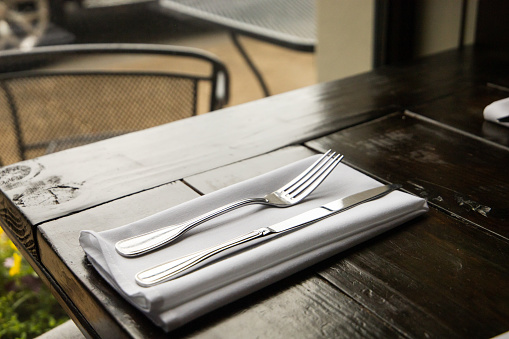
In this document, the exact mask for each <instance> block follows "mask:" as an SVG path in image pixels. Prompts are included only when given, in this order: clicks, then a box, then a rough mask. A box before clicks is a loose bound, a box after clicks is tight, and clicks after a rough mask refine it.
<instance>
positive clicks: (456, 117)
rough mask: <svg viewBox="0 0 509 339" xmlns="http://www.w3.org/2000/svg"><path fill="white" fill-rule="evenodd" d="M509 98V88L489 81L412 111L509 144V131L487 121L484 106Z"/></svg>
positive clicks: (496, 141)
mask: <svg viewBox="0 0 509 339" xmlns="http://www.w3.org/2000/svg"><path fill="white" fill-rule="evenodd" d="M507 97H509V88H503V87H497V86H493V85H489V84H481V85H474V86H472V87H465V88H464V89H462V90H461V91H458V92H456V93H454V94H452V95H448V96H445V97H443V98H440V99H437V100H433V101H431V102H428V103H425V104H423V105H417V106H415V107H414V108H412V111H413V112H415V113H418V114H420V115H423V116H426V117H428V118H431V119H433V120H436V121H437V122H439V123H442V124H446V125H448V126H451V127H454V128H457V129H459V130H462V131H464V132H467V133H470V134H473V135H475V136H478V137H481V138H485V139H486V140H489V141H492V142H495V143H498V144H500V145H503V146H506V147H509V131H508V129H507V127H504V126H500V125H498V124H495V123H493V122H490V121H486V120H484V117H483V111H484V108H485V107H486V106H487V105H489V104H491V103H492V102H494V101H497V100H501V99H504V98H507Z"/></svg>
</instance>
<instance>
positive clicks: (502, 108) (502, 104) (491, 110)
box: [483, 98, 509, 127]
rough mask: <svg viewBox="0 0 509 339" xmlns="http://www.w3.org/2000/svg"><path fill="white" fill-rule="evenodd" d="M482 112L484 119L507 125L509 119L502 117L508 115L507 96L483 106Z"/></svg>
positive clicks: (508, 124)
mask: <svg viewBox="0 0 509 339" xmlns="http://www.w3.org/2000/svg"><path fill="white" fill-rule="evenodd" d="M483 114H484V119H485V120H488V121H491V122H495V123H497V124H500V125H502V126H506V127H509V119H504V118H508V117H509V98H505V99H502V100H497V101H495V102H492V103H491V104H489V105H488V106H486V108H484V112H483ZM500 119H503V120H504V121H500Z"/></svg>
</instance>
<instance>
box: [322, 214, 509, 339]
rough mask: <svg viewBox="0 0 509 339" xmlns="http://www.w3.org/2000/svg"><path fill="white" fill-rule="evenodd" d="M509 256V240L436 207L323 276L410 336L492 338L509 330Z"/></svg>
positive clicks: (331, 265)
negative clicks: (485, 231)
mask: <svg viewBox="0 0 509 339" xmlns="http://www.w3.org/2000/svg"><path fill="white" fill-rule="evenodd" d="M334 260H335V262H333V261H334ZM508 260H509V243H508V242H507V241H505V240H502V239H500V238H499V237H497V236H494V235H492V234H489V233H484V232H481V231H479V230H478V229H477V228H474V227H472V226H471V225H468V224H464V223H462V222H460V221H458V220H455V219H453V218H451V217H449V216H447V215H445V214H443V213H440V212H438V211H437V210H434V209H432V210H430V212H429V213H428V215H427V216H426V217H422V218H418V219H416V220H415V221H413V222H411V223H407V224H406V225H403V226H401V227H399V228H397V229H396V230H394V231H391V232H388V233H384V234H383V235H381V236H380V237H378V238H375V239H373V240H371V241H369V242H366V243H364V244H362V245H360V246H357V247H356V248H354V249H351V250H350V251H348V252H345V253H344V254H342V255H339V256H337V257H336V258H335V259H332V260H330V261H327V262H325V263H324V269H323V270H322V271H321V273H320V274H321V275H322V276H323V277H324V278H326V279H327V280H328V281H330V282H331V283H333V284H335V285H336V286H337V287H338V288H340V289H341V290H342V291H344V292H345V293H346V294H348V295H349V296H350V297H352V298H353V299H355V300H357V301H359V302H360V303H361V304H363V305H364V306H365V307H366V308H367V309H369V310H370V311H372V312H373V313H375V314H377V315H378V316H379V317H380V318H382V319H384V320H385V321H387V322H388V323H390V324H392V325H393V326H394V327H395V328H397V329H398V330H399V331H400V332H401V333H403V334H405V335H407V336H409V337H415V338H429V337H431V338H433V337H436V338H491V337H493V336H495V335H498V334H500V333H503V332H506V331H508V330H509V290H508V289H507V288H506V287H507V281H509V266H508V265H507V262H508Z"/></svg>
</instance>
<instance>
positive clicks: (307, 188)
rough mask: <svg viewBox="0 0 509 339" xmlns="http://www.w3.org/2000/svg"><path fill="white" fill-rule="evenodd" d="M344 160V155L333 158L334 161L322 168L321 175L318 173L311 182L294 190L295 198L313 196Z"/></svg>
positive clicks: (293, 195)
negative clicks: (312, 193)
mask: <svg viewBox="0 0 509 339" xmlns="http://www.w3.org/2000/svg"><path fill="white" fill-rule="evenodd" d="M341 160H343V155H341V154H338V155H336V156H335V157H334V158H333V161H332V162H331V163H330V164H328V165H327V166H326V167H324V168H322V170H321V171H320V173H317V175H316V176H314V177H313V178H311V180H309V181H307V182H306V184H305V185H302V186H301V187H299V188H298V189H297V190H294V191H293V192H292V193H291V195H292V197H293V198H296V197H298V196H299V195H304V196H307V195H309V194H311V192H313V191H314V190H315V189H316V188H317V187H318V186H319V185H320V184H321V183H322V181H324V180H325V178H327V176H328V175H329V174H330V173H331V172H332V170H334V169H335V168H336V166H337V165H338V164H339V163H340V162H341Z"/></svg>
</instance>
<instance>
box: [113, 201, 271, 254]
mask: <svg viewBox="0 0 509 339" xmlns="http://www.w3.org/2000/svg"><path fill="white" fill-rule="evenodd" d="M266 203H267V200H266V199H265V198H250V199H242V200H238V201H235V202H232V203H229V204H226V205H224V206H221V207H219V208H216V209H215V210H212V211H210V212H207V213H204V214H202V215H200V216H198V217H196V218H194V219H191V220H188V221H185V222H183V223H180V224H177V225H170V226H166V227H163V228H159V229H157V230H154V231H151V232H147V233H144V234H140V235H136V236H134V237H131V238H127V239H123V240H120V241H118V242H117V243H116V244H115V249H116V250H117V252H118V253H119V254H120V255H122V256H124V257H135V256H138V255H141V254H145V253H148V252H150V251H153V250H155V249H157V248H159V247H161V246H163V245H165V244H167V243H169V242H172V241H174V240H175V239H177V238H179V237H180V236H181V235H183V234H184V233H185V232H187V231H189V230H190V229H192V228H194V227H196V226H198V225H200V224H202V223H204V222H206V221H208V220H211V219H214V218H215V217H218V216H220V215H223V214H225V213H228V212H230V211H233V210H235V209H237V208H240V207H244V206H248V205H253V204H266Z"/></svg>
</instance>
